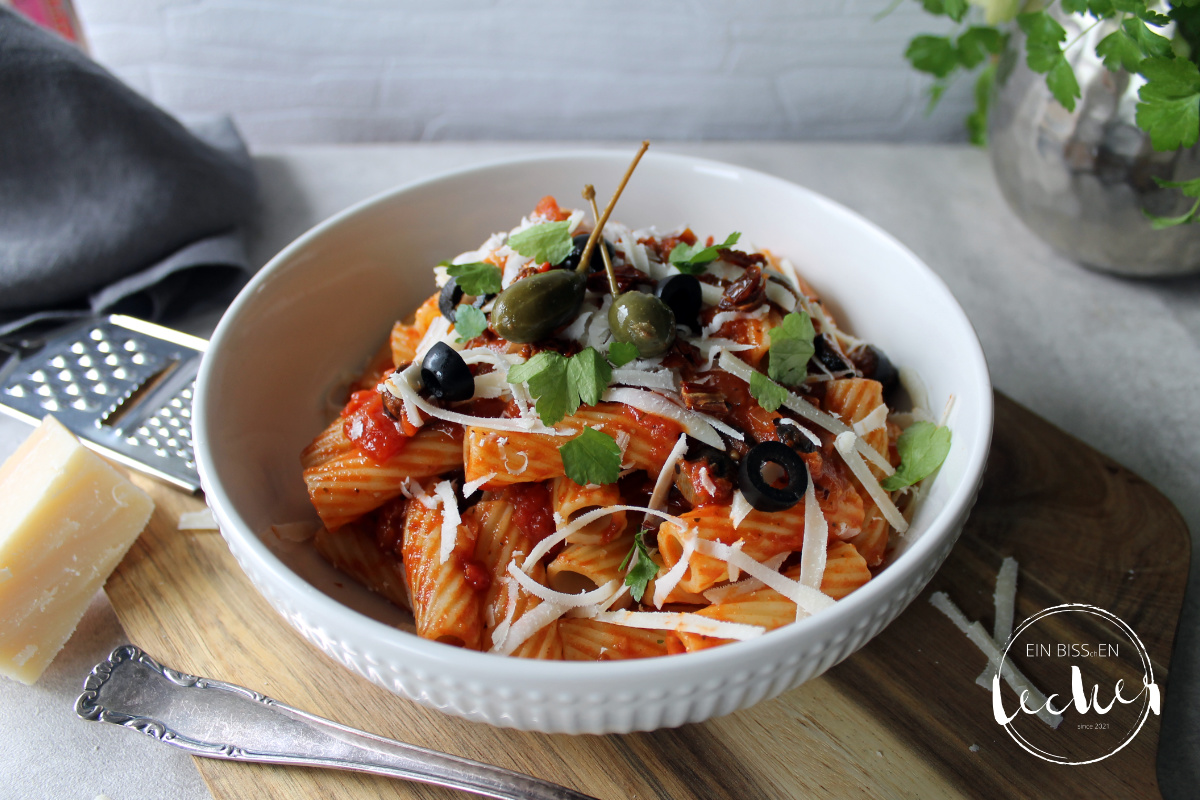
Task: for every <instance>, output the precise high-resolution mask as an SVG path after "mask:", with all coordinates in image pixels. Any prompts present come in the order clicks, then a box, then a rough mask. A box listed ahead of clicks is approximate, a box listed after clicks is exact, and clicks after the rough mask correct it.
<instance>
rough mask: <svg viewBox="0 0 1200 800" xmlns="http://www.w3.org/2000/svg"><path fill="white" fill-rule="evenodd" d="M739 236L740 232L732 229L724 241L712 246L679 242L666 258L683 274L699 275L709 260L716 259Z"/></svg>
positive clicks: (735, 242)
mask: <svg viewBox="0 0 1200 800" xmlns="http://www.w3.org/2000/svg"><path fill="white" fill-rule="evenodd" d="M741 237H742V234H740V233H738V232H737V231H734V232H733V233H731V234H729V236H727V237H725V241H723V242H721V243H720V244H714V245H713V246H712V247H705V246H704V245H702V244H701V243H700V242H696V243H695V244H692V245H688V244H684V243H683V242H680V243H679V244H677V245H675V247H673V248H672V249H671V255H669V256H668V257H667V258H668V260H669V261H670V262H671V263H672V264H674V265H675V267H676V268H677V269H678V270H679V271H680V272H682V273H684V274H685V275H699V274H701V273H703V272H704V271H705V270H706V269H707V265H708V264H709V263H710V262H712V261H716V260H717V256H719V255H721V252H720V251H722V250H728V249H729V248H730V247H733V246H734V245H735V244H737V241H738V239H740V238H741Z"/></svg>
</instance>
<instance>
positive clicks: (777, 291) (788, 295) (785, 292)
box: [764, 281, 798, 312]
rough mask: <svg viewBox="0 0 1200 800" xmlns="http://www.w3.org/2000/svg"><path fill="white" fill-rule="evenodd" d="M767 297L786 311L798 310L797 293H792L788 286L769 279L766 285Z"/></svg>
mask: <svg viewBox="0 0 1200 800" xmlns="http://www.w3.org/2000/svg"><path fill="white" fill-rule="evenodd" d="M764 289H765V291H766V294H767V299H768V300H771V301H772V302H774V303H775V304H776V305H778V306H779V307H780V308H782V309H783V310H784V311H785V312H790V311H795V310H796V303H797V302H798V301H797V300H796V295H794V294H792V292H791V290H790V289H788V288H787V287H786V286H781V285H780V284H778V283H776V282H775V281H767V282H766V285H765V287H764Z"/></svg>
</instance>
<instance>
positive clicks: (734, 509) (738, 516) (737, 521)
mask: <svg viewBox="0 0 1200 800" xmlns="http://www.w3.org/2000/svg"><path fill="white" fill-rule="evenodd" d="M753 510H754V506H752V505H750V501H749V500H747V499H746V495H744V494H742V490H741V489H738V490H737V491H735V492H734V493H733V502H732V503H730V504H729V521H730V522H732V523H733V529H734V530H737V528H738V526H739V525H741V524H742V521H743V520H744V519H746V517H748V516H750V512H751V511H753Z"/></svg>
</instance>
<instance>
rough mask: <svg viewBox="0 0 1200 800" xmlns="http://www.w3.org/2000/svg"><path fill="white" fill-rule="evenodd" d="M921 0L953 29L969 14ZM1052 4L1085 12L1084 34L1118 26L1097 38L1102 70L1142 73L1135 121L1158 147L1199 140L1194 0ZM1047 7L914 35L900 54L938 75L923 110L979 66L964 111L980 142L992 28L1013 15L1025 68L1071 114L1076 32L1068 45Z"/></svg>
mask: <svg viewBox="0 0 1200 800" xmlns="http://www.w3.org/2000/svg"><path fill="white" fill-rule="evenodd" d="M920 2H921V4H922V5H923V6H924V8H925V10H926V11H928V12H930V13H931V14H935V15H941V16H946V17H949V18H950V19H951V20H953V21H954V22H956V23H959V24H960V25H962V24H966V22H967V16H968V14H969V13H970V12H969V11H968V7H967V2H966V0H920ZM1058 4H1059V9H1060V10H1061V11H1062V12H1064V13H1067V14H1076V15H1082V16H1086V17H1088V18H1090V23H1089V24H1088V27H1086V29H1085V31H1084V32H1085V33H1086V32H1087V31H1088V30H1091V28H1092V27H1095V26H1096V25H1097V24H1099V23H1100V22H1102V21H1105V20H1110V21H1112V22H1114V23H1116V25H1115V27H1114V30H1113V31H1112V32H1111V33H1109V34H1108V35H1106V36H1105V37H1104V38H1103V39H1101V40H1100V41H1099V42H1098V43H1097V44H1096V55H1097V56H1098V57H1100V58H1101V59H1102V60H1103V62H1104V66H1105V67H1106V68H1108V69H1109V70H1112V71H1115V70H1118V69H1124V70H1125V71H1127V72H1129V73H1140V74H1141V75H1142V77H1143V78H1145V79H1146V83H1145V85H1144V86H1142V87H1141V88H1140V89H1139V90H1138V99H1139V100H1140V102H1139V103H1138V106H1137V117H1136V118H1137V124H1138V127H1140V128H1141V129H1142V130H1143V131H1145V132H1146V134H1147V135H1148V136H1149V137H1150V142H1151V144H1152V145H1153V147H1154V149H1155V150H1161V151H1168V150H1175V149H1178V148H1180V147H1191V146H1192V145H1194V144H1195V143H1196V142H1197V140H1198V139H1200V71H1198V70H1197V67H1196V63H1195V61H1196V59H1198V58H1200V2H1197V0H1170V2H1169V4H1167V6H1166V11H1167V13H1165V14H1163V13H1159V11H1157V10H1155V9H1156V8H1157V7H1158V5H1159V4H1158V3H1157V2H1156V1H1155V0H1058ZM1028 5H1029V4H1025V6H1026V7H1028ZM1053 6H1054V0H1051V1H1050V2H1047V3H1045V4H1044V5H1043V6H1042V7H1041V8H1040V9H1038V10H1034V11H1028V12H1026V13H1020V14H1019V13H1017V12H1018V11H1019V10H1020V8H1021V4H1018V3H1012V4H1009V5H1007V6H1003V5H1001V4H995V3H993V4H991V5H990V7H989V11H988V14H989V16H988V18H987V20H986V22H987V24H985V25H978V24H974V25H970V26H969V27H967V28H966V30H964V31H962V32H961V33H957V35H955V34H951V35H948V36H931V35H922V36H917V37H916V38H914V39H913V40H912V41H911V42H910V44H909V46H908V49H907V51H906V52H905V56H906V57H907V58H908V60H909V62H910V63H912V65H913V67H915V68H916V69H918V70H920V71H922V72H925V73H928V74H930V75H932V76H933V77H934V79H935V80H934V83H933V86H932V88H931V90H930V107H931V108H932V107H933V105H935V104H936V103H937V101H938V99H939V98H940V97H941V96H942V94H943V93H944V92H945V90H946V87H947V86H948V85H949V83H950V82H951V81H952V80H953V79H954V78H955V77H957V76H958V75H959V74H963V73H968V72H971V71H973V70H975V69H977V68H980V67H982V69H981V70H980V71H979V74H978V78H977V80H976V85H975V99H976V110H975V111H974V112H973V113H972V114H971V115H970V116H968V117H967V129H968V132H969V134H970V137H971V141H972V142H974V143H975V144H979V145H983V144H986V143H987V111H988V104H989V101H990V97H991V86H992V83H993V82H994V81H995V75H996V63H997V61H998V57H999V55H1000V54H1001V53H1002V52H1003V50H1004V48H1005V46H1006V45H1007V43H1008V34H1007V33H1006V32H1005V31H1003V30H1001V29H1000V28H999V27H998V25H1000V24H1003V23H1007V22H1010V21H1012V20H1014V19H1015V21H1016V22H1017V25H1018V26H1019V27H1020V29H1021V31H1022V32H1023V33H1024V35H1025V61H1026V63H1027V64H1028V65H1029V68H1030V69H1032V70H1033V71H1035V72H1038V73H1041V74H1043V75H1045V76H1046V78H1045V80H1046V86H1047V87H1048V88H1049V89H1050V92H1051V94H1053V95H1054V98H1055V99H1056V100H1057V101H1058V102H1059V103H1060V104H1061V105H1062V106H1063V107H1064V108H1066V109H1068V110H1073V109H1074V108H1075V101H1076V99H1077V98H1078V97H1080V88H1079V82H1078V80H1077V79H1076V76H1075V71H1074V69H1073V68H1072V66H1071V63H1070V61H1069V60H1068V57H1067V56H1068V53H1069V51H1070V50H1071V48H1072V47H1074V46H1076V44H1077V43H1078V42H1079V41H1080V40H1081V39H1082V38H1083V35H1082V34H1080V36H1077V37H1075V38H1074V39H1072V40H1070V41H1068V37H1067V32H1066V30H1065V29H1064V28H1063V26H1062V25H1061V24H1060V23H1059V22H1058V20H1056V19H1055V18H1054V16H1053V14H1052V13H1051V12H1052V11H1053V10H1054V9H1053ZM998 9H1003V10H1002V11H999V12H998V11H997V10H998ZM1170 24H1174V27H1175V39H1174V41H1172V40H1171V39H1169V38H1167V37H1166V36H1164V35H1163V28H1165V27H1166V26H1167V25H1170ZM1172 188H1179V189H1184V187H1183V186H1173V187H1172ZM1184 193H1185V194H1187V191H1186V190H1185V191H1184ZM1187 196H1189V197H1197V195H1192V194H1188V195H1187ZM1147 216H1149V217H1150V218H1151V220H1152V222H1153V224H1154V227H1156V228H1167V227H1171V226H1173V225H1181V224H1184V223H1189V222H1196V221H1197V220H1198V215H1197V214H1196V213H1194V212H1189V213H1187V214H1183V215H1181V216H1178V217H1155V216H1153V215H1150V214H1147Z"/></svg>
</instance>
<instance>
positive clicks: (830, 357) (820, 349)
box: [813, 333, 854, 373]
mask: <svg viewBox="0 0 1200 800" xmlns="http://www.w3.org/2000/svg"><path fill="white" fill-rule="evenodd" d="M813 347H815V348H816V351H817V352H816V356H817V360H818V361H820V362H821V363H822V364H824V365H825V369H827V370H829V371H830V372H834V373H837V372H846V371H848V370H853V369H854V365H853V364H849V363H847V362H846V360H845V359H844V358H842V357H841V355H839V354H838V351H837V348H836V347H834V346H833V344H831V343H830V341H829V334H827V333H822V334H821V335H820V336H818V337H817V338H815V339H813Z"/></svg>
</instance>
